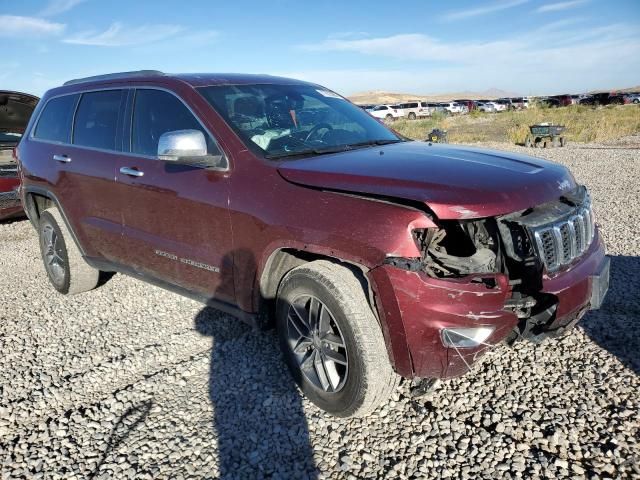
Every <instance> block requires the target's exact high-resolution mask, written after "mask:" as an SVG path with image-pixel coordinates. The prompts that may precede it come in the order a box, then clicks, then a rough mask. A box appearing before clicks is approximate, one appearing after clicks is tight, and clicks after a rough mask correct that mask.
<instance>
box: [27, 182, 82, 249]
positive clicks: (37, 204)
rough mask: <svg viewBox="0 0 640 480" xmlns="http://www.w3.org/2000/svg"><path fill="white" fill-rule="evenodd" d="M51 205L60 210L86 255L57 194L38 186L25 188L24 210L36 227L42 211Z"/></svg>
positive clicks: (75, 240) (68, 227) (77, 243)
mask: <svg viewBox="0 0 640 480" xmlns="http://www.w3.org/2000/svg"><path fill="white" fill-rule="evenodd" d="M50 207H56V208H57V209H58V211H59V212H60V216H61V217H62V220H63V221H64V223H65V225H66V227H67V229H68V230H69V232H70V233H71V237H72V238H73V241H74V242H75V244H76V246H77V247H78V249H79V250H80V253H81V254H82V255H83V256H84V249H83V248H82V245H81V244H80V242H79V241H78V237H77V236H76V233H75V231H74V230H73V228H72V227H71V223H69V219H68V218H67V215H66V213H65V211H64V208H62V205H61V204H60V201H59V200H58V198H57V197H56V196H55V194H54V193H53V192H51V191H50V190H46V189H43V188H37V187H26V188H25V190H24V210H25V212H26V213H27V218H29V221H30V222H31V224H32V225H33V226H34V228H38V223H39V221H40V215H42V212H44V211H45V210H46V209H47V208H50Z"/></svg>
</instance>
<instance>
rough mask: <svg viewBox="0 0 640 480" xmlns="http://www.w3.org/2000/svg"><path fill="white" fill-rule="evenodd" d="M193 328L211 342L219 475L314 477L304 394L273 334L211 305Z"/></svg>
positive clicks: (211, 378) (212, 396) (230, 476)
mask: <svg viewBox="0 0 640 480" xmlns="http://www.w3.org/2000/svg"><path fill="white" fill-rule="evenodd" d="M195 327H196V329H197V330H198V332H199V333H200V334H202V335H207V336H210V337H211V338H212V341H213V345H212V349H211V364H210V368H209V398H210V400H211V404H212V407H213V411H214V416H213V429H214V435H215V436H216V437H217V439H218V465H219V475H220V478H222V479H235V478H265V477H269V478H316V476H317V474H316V467H315V463H314V459H313V449H312V447H311V443H310V439H309V429H308V426H307V420H306V417H305V413H304V410H303V408H302V398H301V396H300V393H299V391H298V389H297V387H296V385H295V383H294V382H293V380H292V378H291V375H290V374H289V372H288V371H287V370H286V366H285V365H284V362H283V361H282V359H281V358H280V353H279V349H278V345H277V341H276V336H275V334H274V332H272V331H270V332H261V331H257V330H256V329H254V328H252V327H249V326H248V325H245V324H244V323H241V322H240V321H239V320H236V319H234V318H231V317H229V316H228V315H225V314H223V313H221V312H219V311H217V310H214V309H212V308H204V309H203V310H202V311H200V312H199V313H198V315H197V316H196V319H195Z"/></svg>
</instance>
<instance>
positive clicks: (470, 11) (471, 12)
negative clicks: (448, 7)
mask: <svg viewBox="0 0 640 480" xmlns="http://www.w3.org/2000/svg"><path fill="white" fill-rule="evenodd" d="M528 1H529V0H510V1H502V2H497V3H492V4H489V5H485V6H484V7H477V8H465V9H463V10H456V11H453V12H450V13H446V14H444V15H443V16H442V18H443V19H444V20H461V19H464V18H470V17H478V16H480V15H487V14H489V13H494V12H499V11H500V10H506V9H508V8H513V7H517V6H518V5H522V4H524V3H527V2H528Z"/></svg>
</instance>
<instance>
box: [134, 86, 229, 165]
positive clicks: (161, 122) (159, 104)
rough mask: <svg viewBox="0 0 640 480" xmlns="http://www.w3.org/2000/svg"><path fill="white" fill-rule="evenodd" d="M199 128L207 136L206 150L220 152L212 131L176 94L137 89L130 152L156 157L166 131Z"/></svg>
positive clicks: (211, 153) (219, 153)
mask: <svg viewBox="0 0 640 480" xmlns="http://www.w3.org/2000/svg"><path fill="white" fill-rule="evenodd" d="M176 130H199V131H201V132H202V133H203V134H204V136H205V138H206V139H207V153H208V154H209V155H221V152H220V150H219V148H218V146H217V145H216V143H215V142H214V141H213V139H212V138H211V136H210V135H209V133H208V132H207V131H206V130H205V129H204V128H203V127H202V125H200V122H198V120H197V119H196V118H195V117H194V116H193V114H192V113H191V111H190V110H189V109H188V108H187V107H186V106H185V105H184V104H183V103H182V101H180V100H179V99H178V98H177V97H176V96H175V95H172V94H171V93H169V92H165V91H162V90H152V89H138V90H136V95H135V102H134V107H133V119H132V125H131V152H132V153H137V154H140V155H145V156H149V157H156V156H157V153H158V141H159V140H160V136H161V135H162V134H163V133H166V132H173V131H176Z"/></svg>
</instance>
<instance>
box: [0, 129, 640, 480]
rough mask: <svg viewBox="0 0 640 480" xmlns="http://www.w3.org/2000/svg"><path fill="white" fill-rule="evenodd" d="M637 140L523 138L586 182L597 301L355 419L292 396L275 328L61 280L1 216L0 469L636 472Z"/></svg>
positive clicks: (336, 474) (131, 285)
mask: <svg viewBox="0 0 640 480" xmlns="http://www.w3.org/2000/svg"><path fill="white" fill-rule="evenodd" d="M493 146H497V147H500V148H508V149H511V150H516V151H525V149H524V148H521V147H512V146H507V145H493ZM639 147H640V137H636V138H631V139H627V141H626V143H625V142H619V143H617V144H615V145H582V146H577V145H570V146H569V147H567V148H564V149H553V150H547V151H539V150H530V151H528V152H527V153H534V154H536V155H544V156H546V157H547V158H550V159H552V160H555V161H558V162H561V163H563V164H565V165H567V166H569V167H570V168H571V169H572V170H573V172H574V173H575V175H576V177H577V178H578V180H580V181H581V182H583V183H586V184H587V185H588V186H589V187H590V189H591V192H592V196H593V198H594V203H595V209H596V218H597V220H598V222H599V223H600V225H601V228H602V230H603V233H604V236H605V238H606V242H607V245H608V250H609V253H610V255H611V256H612V272H611V273H612V282H611V290H610V292H609V295H608V297H607V300H606V303H605V305H604V306H603V308H602V309H601V310H600V311H598V312H591V313H589V314H588V315H587V316H586V317H585V318H584V319H583V320H582V321H581V323H580V325H579V327H578V328H577V329H576V330H575V331H573V332H572V333H571V334H570V335H569V336H568V337H565V338H564V339H562V340H557V341H551V342H546V343H544V344H542V345H539V346H534V345H531V344H521V345H517V346H516V347H515V348H513V349H510V348H507V347H504V346H499V347H496V348H495V349H494V350H493V351H492V352H490V354H489V355H487V357H486V358H485V360H484V361H482V362H481V363H480V364H479V365H477V366H476V367H475V368H474V370H473V371H472V372H471V373H470V374H468V375H467V376H465V377H464V378H460V379H456V380H453V381H450V382H448V383H444V384H442V385H441V386H440V388H439V389H438V390H436V392H434V394H433V395H432V396H431V398H430V399H428V400H423V401H422V402H421V403H420V404H418V405H416V404H412V402H411V401H410V400H409V399H408V398H407V396H406V393H407V387H406V385H405V386H404V387H401V389H400V390H399V391H398V392H397V393H396V394H395V395H394V399H393V400H392V401H391V402H389V404H387V405H385V406H384V407H382V408H381V409H379V410H378V411H377V412H376V413H375V414H374V415H372V416H370V417H369V418H366V419H355V420H348V421H347V420H339V419H338V420H335V419H333V418H331V417H329V416H326V415H324V414H323V413H321V412H320V411H319V410H318V409H316V408H315V407H313V406H312V405H311V404H310V403H309V402H307V401H306V400H304V399H303V398H301V396H300V394H299V393H298V391H297V390H296V388H295V387H294V385H293V384H292V381H291V380H290V378H289V376H288V374H287V372H286V370H285V367H284V365H283V363H282V361H281V359H280V356H279V353H278V348H277V345H276V341H275V335H274V334H273V332H271V333H267V334H261V333H256V332H254V331H252V330H251V329H249V328H248V327H246V326H244V325H243V324H240V323H239V322H236V321H235V320H233V319H232V318H229V317H228V316H226V315H224V314H222V313H219V312H216V311H214V310H210V309H204V308H203V307H202V306H201V305H199V304H197V303H195V302H193V301H191V300H187V299H185V298H182V297H179V296H177V295H174V294H172V293H169V292H166V291H164V290H160V289H158V288H155V287H151V286H149V285H146V284H143V283H140V282H138V281H135V280H133V279H131V278H127V277H125V276H122V275H115V276H114V277H113V278H112V279H111V280H110V281H108V282H107V283H106V284H105V285H104V286H102V287H101V288H99V289H97V290H95V291H93V292H89V293H85V294H81V295H78V296H75V297H69V298H67V297H63V296H61V295H59V294H57V293H56V292H55V291H54V290H53V288H52V287H50V286H49V284H48V283H47V281H46V277H45V273H44V270H43V267H42V265H41V260H40V256H39V253H38V244H37V238H36V235H35V232H34V230H33V229H32V228H31V226H30V224H29V223H28V222H27V221H18V222H13V223H8V224H7V223H5V224H0V271H1V272H2V273H1V275H0V352H1V353H0V465H1V467H0V469H1V470H0V479H2V480H5V479H9V478H26V477H28V478H65V479H71V478H105V479H106V478H149V479H150V478H173V479H181V478H218V477H223V478H251V479H253V478H263V477H270V478H308V477H311V478H315V477H320V478H381V477H387V478H389V477H399V478H447V477H451V478H479V477H483V478H501V477H505V478H511V477H522V478H563V477H566V478H569V477H570V478H581V477H586V478H632V477H635V478H640V438H639V437H640V423H639V413H638V412H640V395H639V392H640V378H639V374H640V353H639V352H640V322H639V320H640V279H639V276H640V222H638V216H639V214H640V212H639V211H638V207H639V205H640V187H639V185H640V149H639Z"/></svg>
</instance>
